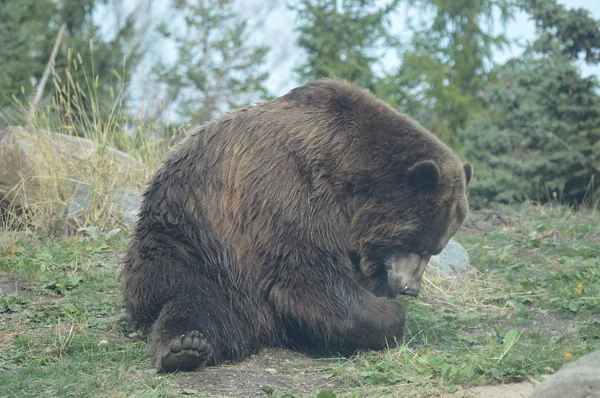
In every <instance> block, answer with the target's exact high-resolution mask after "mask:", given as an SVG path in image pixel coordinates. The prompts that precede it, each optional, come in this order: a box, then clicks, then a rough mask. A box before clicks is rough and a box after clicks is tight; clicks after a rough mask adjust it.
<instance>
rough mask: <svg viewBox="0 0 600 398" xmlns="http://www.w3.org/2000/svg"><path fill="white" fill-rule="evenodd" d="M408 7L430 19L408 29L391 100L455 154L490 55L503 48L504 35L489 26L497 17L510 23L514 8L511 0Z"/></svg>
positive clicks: (432, 1)
mask: <svg viewBox="0 0 600 398" xmlns="http://www.w3.org/2000/svg"><path fill="white" fill-rule="evenodd" d="M411 4H412V5H413V6H414V7H417V8H418V9H419V10H422V11H424V12H426V13H427V15H428V17H427V19H425V20H422V19H419V20H418V21H416V22H413V23H411V25H412V28H411V29H412V30H413V36H412V40H411V43H410V45H409V46H408V47H407V49H406V50H405V51H404V53H403V54H402V64H401V66H400V68H399V70H398V73H397V74H396V75H395V76H393V77H391V78H390V82H389V83H388V86H390V87H401V88H402V90H397V91H396V92H395V93H393V92H392V93H391V94H390V95H391V96H395V102H397V103H398V104H399V105H400V106H401V107H402V108H403V109H404V110H405V111H406V112H407V113H408V114H410V115H411V116H413V117H415V118H417V119H418V120H419V121H420V122H421V123H423V124H424V125H425V126H426V127H428V128H430V129H431V130H432V131H434V132H435V133H436V134H438V135H439V136H440V137H441V138H442V139H443V140H444V141H446V142H447V143H449V144H450V145H452V146H453V147H455V148H458V147H459V146H460V145H459V142H458V141H457V136H456V134H457V132H458V130H459V129H461V128H462V127H464V126H465V124H466V122H467V121H468V120H469V119H470V118H471V117H472V116H473V115H474V114H476V113H477V112H478V110H479V108H480V105H481V101H480V93H481V90H482V88H483V87H484V85H485V83H486V80H487V74H488V71H489V69H490V67H491V65H492V54H493V51H494V50H497V49H500V48H502V47H503V46H504V45H505V44H507V40H506V39H505V37H504V35H503V34H495V33H493V31H492V22H491V21H492V20H493V18H494V15H495V13H498V14H499V15H500V16H501V19H502V21H508V20H509V19H510V18H511V16H512V12H513V6H512V3H511V2H510V0H498V1H497V0H412V1H411ZM429 15H431V18H429ZM415 25H416V26H415Z"/></svg>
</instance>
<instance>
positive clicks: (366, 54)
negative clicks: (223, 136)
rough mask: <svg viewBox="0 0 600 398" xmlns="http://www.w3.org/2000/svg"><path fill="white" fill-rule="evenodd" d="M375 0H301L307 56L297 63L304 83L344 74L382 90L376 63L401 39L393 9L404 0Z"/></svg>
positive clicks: (300, 24) (300, 17)
mask: <svg viewBox="0 0 600 398" xmlns="http://www.w3.org/2000/svg"><path fill="white" fill-rule="evenodd" d="M338 3H339V4H338ZM378 3H379V2H377V1H375V0H343V1H341V2H338V1H336V0H301V1H299V2H298V4H297V5H296V6H295V7H294V9H295V11H296V12H297V20H298V26H297V28H296V29H297V31H298V33H299V37H298V46H299V47H300V48H301V49H303V50H304V52H305V56H304V59H306V61H305V62H304V63H302V64H301V65H300V66H298V67H297V68H296V72H297V74H298V76H299V78H300V82H301V83H305V82H307V81H310V80H316V79H320V78H323V77H338V78H342V79H346V80H348V81H351V82H354V83H355V84H358V85H359V86H361V87H365V88H368V89H370V90H371V91H374V92H376V91H377V90H378V84H377V82H378V76H377V75H376V73H375V70H374V67H375V66H376V65H377V63H378V59H379V58H380V56H381V55H382V53H383V52H384V51H385V49H386V47H387V48H389V47H390V46H393V45H395V44H396V41H395V39H394V38H393V37H392V36H391V35H390V33H389V28H390V14H391V13H392V12H393V11H394V10H395V9H396V7H397V5H398V3H399V0H393V1H391V2H388V3H387V4H386V5H384V6H379V5H378Z"/></svg>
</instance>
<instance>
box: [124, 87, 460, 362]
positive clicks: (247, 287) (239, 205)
mask: <svg viewBox="0 0 600 398" xmlns="http://www.w3.org/2000/svg"><path fill="white" fill-rule="evenodd" d="M471 176H472V168H471V166H470V165H469V164H467V163H465V164H463V163H461V162H460V161H459V159H458V158H457V157H456V156H455V154H454V153H453V152H452V151H451V150H450V149H449V148H448V147H447V146H446V145H444V144H443V143H442V142H441V141H440V140H438V139H437V138H436V137H435V136H434V135H433V134H431V133H429V132H427V131H426V130H425V129H423V128H422V127H420V126H419V125H417V124H416V123H415V122H413V121H411V120H410V119H408V118H407V117H405V116H403V115H401V114H399V113H398V112H396V111H395V110H394V109H392V108H391V107H389V106H387V105H386V104H385V103H384V102H382V101H381V100H378V99H377V98H375V97H374V96H372V95H371V94H369V93H368V92H367V91H366V90H363V89H360V88H357V87H355V86H353V85H351V84H349V83H347V82H344V81H339V80H332V79H326V80H320V81H316V82H312V83H308V84H306V85H304V86H302V87H299V88H296V89H293V90H292V91H290V92H289V93H288V94H286V95H284V96H282V97H280V98H278V99H276V100H274V101H271V102H266V103H263V104H259V105H256V106H253V107H248V108H243V109H240V110H237V111H235V112H233V113H230V114H226V115H224V116H222V117H220V118H218V119H216V120H214V121H211V122H209V123H206V124H204V125H202V126H199V127H197V128H195V130H194V131H192V132H191V134H190V135H189V136H188V137H186V138H185V139H184V140H183V141H182V143H180V144H179V145H178V147H177V148H175V149H174V150H173V151H172V153H171V154H170V155H169V156H168V158H167V160H166V161H165V163H164V164H163V165H162V167H161V168H160V170H158V172H157V173H156V174H155V175H154V177H153V178H152V180H151V182H150V184H149V186H148V188H147V190H146V192H145V193H144V199H143V204H142V207H141V210H140V214H139V220H138V222H137V225H136V227H135V233H134V236H133V239H132V242H131V245H130V248H129V250H128V252H127V254H126V257H125V259H124V268H123V273H122V280H123V291H124V299H125V305H126V310H127V313H128V314H129V316H130V319H131V320H132V321H133V324H134V326H135V327H136V328H137V329H138V330H140V331H142V332H144V333H148V340H149V346H150V353H151V358H152V363H153V365H154V366H156V367H157V368H158V369H159V370H163V371H174V370H178V369H179V370H192V369H196V368H199V367H202V366H205V365H216V364H219V363H221V362H223V361H226V360H240V359H242V358H244V357H247V356H249V355H250V354H252V353H255V352H256V351H257V350H258V349H259V348H260V347H261V346H284V347H293V348H302V349H308V350H311V351H313V352H314V351H317V352H323V353H332V352H333V353H341V354H351V353H352V352H354V351H355V350H356V349H361V348H363V349H381V348H384V347H386V346H387V345H388V344H393V343H394V341H395V340H397V339H401V338H402V337H403V334H404V328H405V324H404V323H405V314H404V310H403V308H402V306H401V305H400V304H399V303H398V302H395V301H392V300H390V298H394V297H396V295H398V294H407V295H413V296H416V295H417V294H418V292H419V288H420V284H421V276H422V274H423V271H424V269H425V266H426V265H427V263H428V261H429V258H430V256H432V255H434V254H436V253H439V252H440V251H441V250H442V249H443V248H444V246H445V245H446V243H447V242H448V240H449V239H450V237H451V236H452V235H454V233H455V232H456V231H457V230H458V228H459V226H460V225H461V224H462V222H463V220H464V219H465V217H466V215H467V211H468V202H467V194H466V188H467V185H468V184H469V181H470V180H471Z"/></svg>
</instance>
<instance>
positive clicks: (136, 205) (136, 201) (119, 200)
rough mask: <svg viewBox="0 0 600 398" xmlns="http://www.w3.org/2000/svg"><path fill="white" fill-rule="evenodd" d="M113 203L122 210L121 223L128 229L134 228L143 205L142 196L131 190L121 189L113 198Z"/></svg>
mask: <svg viewBox="0 0 600 398" xmlns="http://www.w3.org/2000/svg"><path fill="white" fill-rule="evenodd" d="M113 203H114V204H115V205H116V206H117V207H118V210H120V214H121V223H122V224H124V225H125V226H126V227H128V228H130V227H133V226H134V225H135V223H136V221H137V217H138V213H139V211H140V206H141V205H142V196H141V195H139V194H138V193H137V192H134V191H132V190H130V189H126V188H119V189H118V190H117V191H116V192H115V194H114V196H113Z"/></svg>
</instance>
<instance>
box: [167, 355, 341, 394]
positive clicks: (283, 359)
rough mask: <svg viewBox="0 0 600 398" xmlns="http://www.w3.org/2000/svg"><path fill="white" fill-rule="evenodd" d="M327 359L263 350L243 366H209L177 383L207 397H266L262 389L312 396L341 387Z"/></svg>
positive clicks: (181, 377)
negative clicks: (331, 374) (328, 366)
mask: <svg viewBox="0 0 600 398" xmlns="http://www.w3.org/2000/svg"><path fill="white" fill-rule="evenodd" d="M326 369H327V360H319V361H316V360H315V359H311V358H310V357H308V356H306V355H304V354H301V353H298V352H295V351H291V350H285V349H274V348H269V349H263V350H262V351H261V352H260V353H259V354H257V355H253V356H252V357H250V358H249V359H247V360H244V361H242V362H240V363H236V364H229V365H221V366H219V367H208V368H206V369H203V370H201V371H198V372H191V373H180V374H179V375H178V376H177V377H176V378H175V379H174V380H173V383H174V384H176V385H177V386H178V387H180V388H181V389H190V390H196V391H198V392H201V394H202V396H206V397H223V398H238V397H239V398H242V397H248V398H252V397H263V398H264V397H267V396H268V394H267V393H266V392H265V391H264V390H263V388H265V387H266V388H267V389H268V388H272V389H273V390H275V391H277V390H279V391H280V392H291V393H293V394H295V395H296V396H309V397H310V396H312V395H313V394H316V393H318V392H320V391H323V390H329V391H332V390H334V389H336V388H338V387H340V386H341V383H340V382H339V380H336V379H335V378H329V375H330V372H327V371H326Z"/></svg>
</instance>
